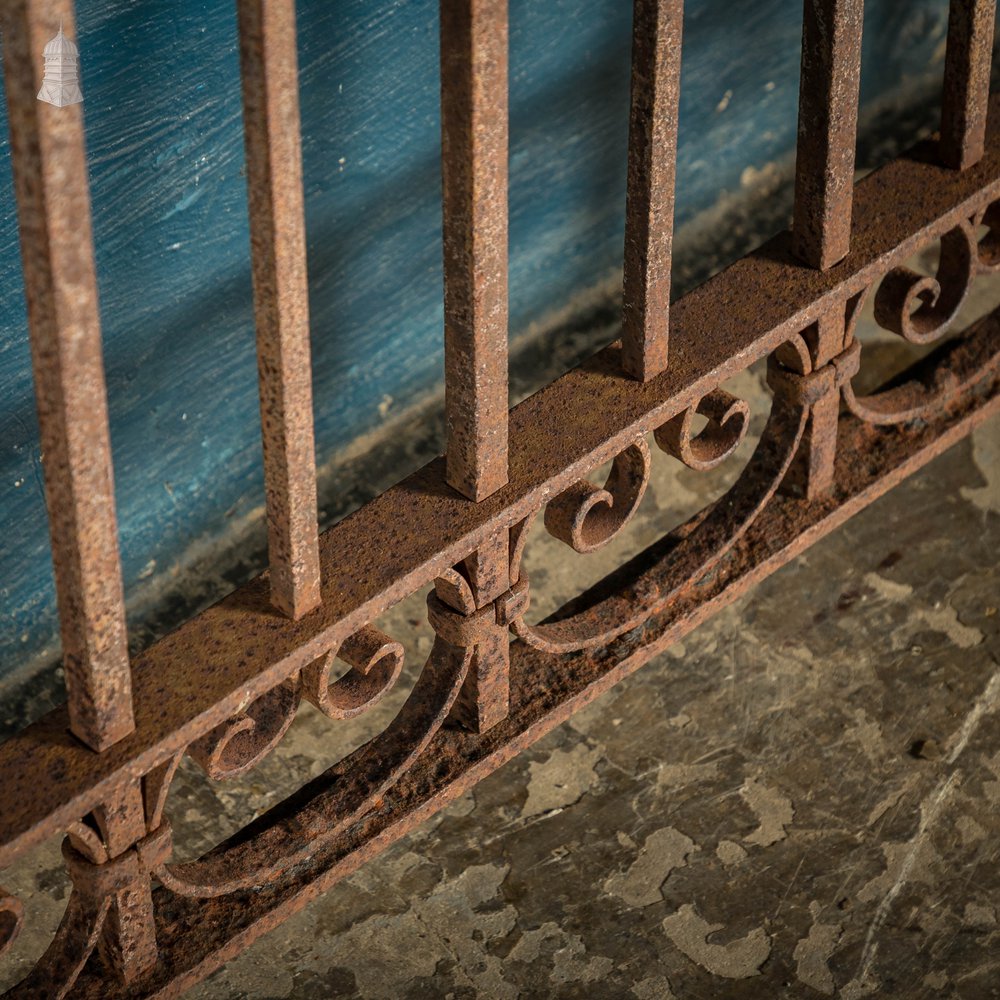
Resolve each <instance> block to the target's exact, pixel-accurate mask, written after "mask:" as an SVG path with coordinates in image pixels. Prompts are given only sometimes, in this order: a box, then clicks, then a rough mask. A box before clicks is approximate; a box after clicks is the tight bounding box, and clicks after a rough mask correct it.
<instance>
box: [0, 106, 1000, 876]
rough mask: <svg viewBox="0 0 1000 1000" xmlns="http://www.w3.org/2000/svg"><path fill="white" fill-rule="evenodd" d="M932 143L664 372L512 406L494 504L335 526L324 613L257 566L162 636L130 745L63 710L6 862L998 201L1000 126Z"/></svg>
mask: <svg viewBox="0 0 1000 1000" xmlns="http://www.w3.org/2000/svg"><path fill="white" fill-rule="evenodd" d="M998 110H1000V101H998V99H996V98H994V99H993V101H992V102H991V112H992V113H993V115H994V116H995V113H996V112H997V111H998ZM935 151H936V144H935V143H933V142H929V143H925V144H922V145H921V146H918V147H917V148H916V149H915V150H913V151H912V152H911V153H910V154H908V155H906V156H904V157H902V158H900V159H898V160H896V161H893V162H892V163H891V164H888V165H887V166H885V167H883V168H882V169H880V170H878V171H876V172H874V173H873V174H870V175H869V176H868V177H866V178H865V179H864V180H863V181H862V182H861V183H860V184H859V185H858V186H857V188H856V192H855V213H854V224H853V232H852V242H851V246H852V249H851V252H850V254H849V255H848V256H847V257H846V258H845V259H844V260H843V261H841V262H840V263H839V264H837V265H836V266H834V267H831V268H830V269H828V270H826V271H822V272H821V271H817V270H813V269H811V268H808V267H805V266H803V265H801V264H799V263H797V262H796V261H795V259H794V257H793V255H792V252H791V247H790V239H789V235H788V234H787V233H785V234H782V235H780V236H778V237H776V238H775V239H773V240H771V241H770V242H769V243H767V244H765V245H764V246H763V247H761V248H760V249H759V250H758V251H756V252H755V253H753V254H751V255H750V256H748V257H746V258H743V259H742V260H740V261H738V262H736V263H735V264H733V265H731V266H730V267H728V268H726V269H725V270H724V271H722V272H720V273H719V274H718V275H716V276H715V277H714V278H712V279H711V280H709V281H708V282H706V283H705V284H704V285H702V286H700V287H699V288H697V289H695V290H694V291H692V292H691V293H690V294H688V295H687V296H685V297H684V298H683V299H681V300H679V301H678V302H677V303H675V305H674V307H673V311H672V320H671V327H672V333H671V363H670V367H669V368H668V370H667V371H666V372H664V373H663V374H662V375H661V376H659V377H657V378H656V379H653V380H651V381H649V382H647V383H645V384H640V383H637V382H633V381H632V380H630V379H628V378H627V377H626V376H624V375H623V374H622V373H621V369H620V363H619V362H620V347H619V346H618V345H612V346H611V347H609V348H606V349H605V350H603V351H601V352H599V353H598V354H597V355H595V356H594V357H593V358H592V359H591V360H589V361H588V362H586V363H584V364H583V365H581V366H579V367H578V368H576V369H574V370H573V371H571V372H569V373H567V374H566V375H564V376H562V377H561V378H559V379H557V380H556V381H555V382H553V383H552V384H550V385H549V386H547V387H545V388H544V389H542V390H541V391H539V392H538V393H537V394H535V395H534V396H532V397H531V398H529V399H527V400H525V401H524V402H523V403H521V404H520V405H518V406H517V407H515V408H514V410H513V411H512V412H511V416H510V431H511V435H510V443H511V450H510V473H511V474H510V483H509V484H508V485H507V486H505V487H504V488H503V489H501V490H500V491H499V492H498V493H496V494H495V495H493V496H491V497H489V498H488V499H486V500H484V501H483V502H481V503H479V504H471V503H469V502H468V501H467V500H465V499H463V498H461V497H459V496H457V495H456V494H455V493H454V492H453V491H452V490H451V489H450V488H449V487H447V486H446V484H445V481H444V475H443V460H441V459H438V460H436V461H435V462H432V463H430V464H429V465H428V466H426V467H424V468H423V469H421V470H420V471H418V472H416V473H415V474H414V475H412V476H410V477H408V478H407V479H406V480H404V481H403V482H402V483H400V484H399V485H397V486H395V487H393V488H392V489H390V490H388V491H387V492H386V493H384V494H382V495H381V496H380V497H377V498H376V499H375V500H373V501H372V502H370V503H369V504H366V505H365V506H364V507H362V508H361V509H360V510H359V511H357V512H356V513H355V514H353V515H351V516H350V517H348V518H345V519H344V520H343V521H341V522H340V523H339V524H337V525H336V526H334V527H333V528H331V529H329V530H328V531H327V532H325V533H324V535H323V536H322V539H321V546H320V554H321V567H322V573H323V604H322V606H321V607H320V608H318V609H317V610H315V611H314V612H312V613H310V614H308V615H306V616H304V617H303V618H302V619H300V620H299V621H297V622H292V621H289V620H288V619H287V618H285V617H283V616H281V615H280V614H279V613H278V612H276V611H275V610H274V609H273V607H272V606H271V604H270V601H269V597H268V580H267V574H264V575H262V576H261V577H258V578H257V579H256V580H254V581H252V582H251V583H249V584H247V585H246V586H244V587H242V588H240V589H239V590H237V591H236V592H235V593H233V594H232V595H230V596H229V597H228V598H226V599H224V600H223V601H221V602H219V603H218V604H216V605H214V606H213V607H212V608H209V609H208V610H207V611H205V612H203V613H202V614H200V615H198V616H197V617H195V618H193V619H192V620H190V621H189V622H187V623H186V624H185V625H183V626H181V627H180V628H179V629H177V630H176V631H175V632H173V633H171V634H170V635H168V636H166V637H165V638H163V639H161V640H160V641H159V642H157V643H155V644H154V645H153V646H151V647H150V648H149V649H148V650H146V651H145V652H144V653H143V654H141V655H140V656H138V657H137V658H136V660H135V662H134V690H135V707H136V723H137V727H136V732H135V733H134V734H133V735H132V736H130V737H129V738H127V739H125V740H123V741H122V742H121V743H119V744H116V745H115V746H114V747H111V748H110V749H109V750H107V751H106V752H105V753H103V754H100V755H97V754H94V753H92V752H90V751H88V750H86V749H85V748H83V747H82V746H80V745H79V744H77V743H76V742H75V741H74V740H73V739H72V738H71V737H70V736H69V734H68V732H67V717H66V713H65V710H64V709H58V710H56V711H54V712H52V713H50V714H49V715H47V716H46V717H45V718H43V719H42V720H41V721H39V722H38V723H36V724H34V725H32V726H29V727H28V728H26V729H25V730H24V731H23V732H22V733H20V734H19V735H17V736H15V737H13V738H12V739H10V740H9V741H7V742H6V743H5V744H3V746H2V747H0V787H2V788H3V789H4V791H5V796H6V801H7V802H8V803H16V804H17V805H16V807H14V808H11V807H8V808H7V809H5V810H4V811H3V814H2V816H0V866H2V865H5V864H7V863H9V861H10V860H11V859H12V858H13V857H14V856H15V855H16V854H18V853H20V852H21V851H23V850H24V849H26V848H27V847H28V846H30V845H31V844H33V843H37V842H39V841H40V840H42V839H44V838H45V837H46V836H48V835H50V834H52V833H55V832H57V831H58V830H60V829H62V828H64V827H65V826H66V825H67V824H69V823H71V822H73V821H74V820H76V819H77V818H78V817H79V816H81V815H84V814H86V813H87V812H88V811H89V810H91V809H93V808H94V807H95V806H97V805H99V804H100V803H101V802H102V801H103V800H105V799H106V798H107V797H108V796H109V795H110V794H111V793H112V792H113V790H114V788H115V787H116V785H117V784H118V783H119V782H120V781H122V780H123V779H125V778H127V777H128V776H129V775H131V776H133V777H137V776H139V775H142V774H145V773H147V772H149V771H150V770H151V769H152V768H153V767H155V766H156V765H157V764H159V763H161V762H163V761H164V760H165V759H166V758H167V757H168V756H169V755H170V754H172V753H174V752H176V751H179V750H181V749H183V748H184V747H185V746H187V745H189V744H190V743H191V742H192V741H193V740H194V739H196V738H197V737H198V736H200V735H202V734H203V733H205V732H206V731H207V730H209V729H211V728H212V727H213V726H214V725H216V724H217V723H219V722H220V721H222V720H223V719H226V718H228V717H230V716H232V715H234V714H236V713H237V712H239V711H241V710H242V709H243V708H245V707H246V706H247V705H248V704H249V703H250V702H251V701H253V699H254V698H255V697H257V696H259V695H260V694H261V693H262V692H264V691H266V690H267V689H269V688H270V687H272V686H274V685H276V684H278V683H280V681H282V680H283V679H284V678H285V677H288V676H289V675H291V674H292V673H293V672H294V671H296V670H299V669H300V668H302V667H304V666H306V665H307V664H308V663H310V662H311V661H312V660H314V659H315V658H316V657H318V656H320V655H321V654H323V653H325V652H326V651H327V650H329V649H330V648H331V647H333V646H335V645H336V644H337V643H338V642H339V641H342V640H343V639H344V638H346V637H347V636H349V635H350V634H352V633H353V632H355V631H357V630H358V629H360V628H361V627H363V626H364V625H366V624H367V623H369V622H370V621H372V619H374V618H375V617H377V616H378V615H379V614H381V613H382V612H383V611H385V610H386V609H387V608H389V607H391V606H392V605H394V604H395V603H396V602H397V601H398V600H400V599H401V598H403V597H404V596H407V595H408V594H410V593H412V592H414V591H415V590H417V589H419V587H421V586H422V585H423V584H425V583H428V582H430V581H431V580H433V579H434V577H435V576H437V575H438V574H440V573H441V572H443V571H444V570H446V569H448V568H449V567H451V566H453V565H454V564H456V563H457V562H458V561H459V560H461V559H462V558H464V557H465V556H467V555H468V554H469V553H470V552H472V551H473V550H474V549H476V548H477V547H479V546H481V545H483V544H484V543H486V542H487V541H488V540H489V539H491V538H494V537H496V536H497V534H498V533H500V532H502V531H504V530H505V529H506V528H507V527H509V526H510V525H512V524H514V523H515V522H517V521H519V520H521V519H522V518H524V517H525V516H526V515H527V514H529V513H530V512H531V511H532V510H533V509H535V508H537V507H539V506H540V505H541V504H543V503H544V502H546V501H547V500H549V499H551V498H553V497H554V496H556V495H557V494H558V493H559V492H561V491H562V490H563V489H565V488H566V487H567V486H568V485H569V484H571V483H572V482H573V481H574V480H576V479H578V478H580V477H581V476H584V475H586V474H587V473H588V472H589V471H591V470H592V469H594V468H595V467H596V466H598V465H600V464H601V463H602V462H604V461H606V460H608V459H610V458H612V457H614V456H615V455H617V454H618V453H620V452H621V451H622V450H623V449H624V448H626V447H628V446H629V445H630V444H631V443H632V442H633V441H634V440H635V438H636V437H637V435H638V434H640V433H643V432H647V431H649V430H652V429H653V428H655V427H658V426H660V425H662V424H663V423H665V422H666V421H667V420H668V419H669V418H671V417H672V416H674V415H676V414H678V413H680V412H681V411H682V410H684V409H686V408H687V407H689V406H690V405H692V403H694V402H696V401H697V400H698V399H700V398H701V397H702V396H703V395H705V394H706V393H707V392H708V391H709V390H711V389H712V388H714V387H715V386H717V385H718V384H719V383H720V382H721V381H723V380H724V379H725V378H727V377H729V376H730V375H732V374H736V373H737V372H740V371H742V370H744V369H745V368H746V367H748V366H749V365H750V364H752V363H753V362H754V361H756V360H758V359H760V358H763V357H764V356H766V355H767V354H769V353H771V352H772V351H773V350H775V349H776V348H777V347H778V346H779V345H780V344H781V343H782V342H784V341H785V340H786V339H788V338H789V337H790V336H792V335H794V334H796V333H798V332H799V331H802V330H804V329H805V328H807V327H808V326H809V325H810V324H811V323H813V322H815V321H816V320H817V319H818V318H820V317H821V316H822V315H824V314H825V313H826V312H827V311H828V310H830V309H831V308H832V307H833V306H834V305H836V304H837V303H842V302H845V301H846V300H847V299H848V298H849V297H851V296H852V295H854V294H856V293H858V292H860V291H862V290H863V289H865V288H867V287H868V286H870V285H872V284H873V283H874V282H875V281H876V280H877V279H879V278H880V277H882V276H883V275H884V274H885V273H886V272H887V271H888V270H889V269H890V268H891V267H893V266H895V265H898V264H901V263H902V262H903V261H905V260H906V259H907V258H908V257H910V256H911V255H912V254H913V253H914V252H915V251H916V250H918V249H919V248H920V247H922V246H923V245H925V244H927V243H928V242H930V241H933V240H934V239H936V238H938V237H940V236H941V235H943V234H944V233H945V232H947V231H949V230H950V229H952V228H953V227H954V226H955V225H956V224H957V222H958V221H959V220H965V219H968V218H971V217H972V216H973V215H974V214H975V213H976V212H977V211H979V210H981V209H983V208H984V207H985V206H987V205H988V204H989V203H990V202H992V201H994V200H995V199H997V198H998V197H1000V132H998V130H997V129H996V127H993V128H992V129H991V130H990V131H989V134H988V138H987V149H986V154H985V156H984V157H983V159H982V160H981V161H980V162H979V163H978V164H977V165H976V166H974V167H972V168H970V169H969V170H967V171H965V172H962V173H957V172H955V171H952V170H949V169H947V168H944V167H941V166H939V165H937V164H935V162H934V155H935ZM850 454H851V452H850V448H849V447H847V448H842V449H841V455H847V456H850ZM842 460H847V459H842Z"/></svg>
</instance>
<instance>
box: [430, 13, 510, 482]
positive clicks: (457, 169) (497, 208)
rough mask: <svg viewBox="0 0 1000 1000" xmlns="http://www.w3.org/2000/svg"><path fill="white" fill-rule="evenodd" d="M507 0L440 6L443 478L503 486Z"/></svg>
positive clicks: (504, 432) (504, 455)
mask: <svg viewBox="0 0 1000 1000" xmlns="http://www.w3.org/2000/svg"><path fill="white" fill-rule="evenodd" d="M507 104H508V95H507V0H453V2H449V3H443V4H441V163H442V181H443V185H442V195H443V197H442V205H443V210H444V220H443V241H444V364H445V419H446V425H447V443H446V454H447V472H446V478H447V480H448V483H449V484H450V485H451V486H453V487H454V488H455V489H456V490H458V492H459V493H461V494H462V495H463V496H465V497H468V498H469V499H470V500H482V499H483V498H484V497H488V496H490V495H491V494H493V493H495V492H496V491H497V490H499V489H500V488H501V487H502V486H503V485H504V484H505V483H506V482H507V478H508V475H507V406H508V401H507V145H508V121H507Z"/></svg>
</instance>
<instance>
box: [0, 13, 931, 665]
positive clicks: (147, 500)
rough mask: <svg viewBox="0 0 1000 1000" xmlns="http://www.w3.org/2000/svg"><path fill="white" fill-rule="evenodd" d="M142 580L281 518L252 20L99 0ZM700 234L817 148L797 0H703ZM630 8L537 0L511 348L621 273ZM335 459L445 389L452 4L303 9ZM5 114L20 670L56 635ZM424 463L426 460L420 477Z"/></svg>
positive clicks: (317, 294) (88, 101)
mask: <svg viewBox="0 0 1000 1000" xmlns="http://www.w3.org/2000/svg"><path fill="white" fill-rule="evenodd" d="M77 6H78V41H79V45H80V50H81V59H82V70H83V86H84V97H85V102H84V111H85V116H86V122H87V129H88V153H89V157H88V158H89V165H90V179H91V187H92V197H93V214H94V231H95V237H96V243H97V264H98V276H99V282H100V294H101V313H102V317H103V322H104V341H105V355H106V363H107V373H108V388H109V394H110V408H111V422H112V440H113V447H114V458H115V473H116V485H117V498H118V511H119V519H120V524H121V540H122V552H123V560H124V567H125V580H126V588H127V590H128V591H129V592H130V593H134V592H135V589H136V587H137V585H138V584H139V582H140V581H142V580H144V579H147V578H149V577H150V575H151V574H153V573H169V572H170V571H171V569H172V567H174V566H175V565H176V564H177V561H178V559H179V558H180V556H181V554H182V553H183V552H184V551H185V550H187V549H188V548H189V546H191V545H192V543H194V542H195V541H196V540H198V539H205V538H212V537H217V536H220V535H221V534H223V533H224V532H225V531H226V530H227V526H228V525H230V524H231V523H233V522H232V520H231V519H233V518H238V517H239V516H240V515H243V514H245V513H247V512H250V511H252V510H254V509H255V508H258V507H259V506H260V504H261V503H262V496H263V485H262V477H261V472H260V444H259V424H258V416H257V401H256V388H255V360H254V346H253V327H252V314H251V289H250V277H249V271H248V266H247V254H248V236H247V218H246V208H245V187H244V177H243V144H242V136H241V131H240V128H241V121H240V100H239V80H238V52H237V47H236V24H235V15H234V12H233V9H232V7H233V5H232V4H231V3H228V2H197V0H169V2H168V0H144V2H141V3H139V2H136V0H78V4H77ZM687 6H688V14H687V21H686V27H685V40H684V78H683V91H682V94H683V97H682V102H681V136H680V153H679V164H678V199H679V201H678V221H679V222H680V223H684V222H685V221H688V220H690V219H692V218H693V217H694V216H695V215H696V213H698V212H700V211H702V210H704V209H706V208H708V207H710V206H711V205H712V204H713V203H714V202H715V201H716V199H717V197H718V195H719V194H720V192H721V191H735V190H738V189H739V187H740V179H741V175H742V174H743V171H744V170H745V169H746V168H747V167H748V166H750V167H756V168H760V167H762V166H764V165H766V164H768V163H770V162H772V161H775V160H778V159H781V158H783V157H787V155H788V154H789V152H790V150H791V148H792V146H793V144H794V128H795V106H796V95H797V87H798V38H799V32H800V26H801V14H800V2H799V0H689V2H688V5H687ZM946 7H947V4H946V0H895V2H889V0H881V2H879V0H870V2H869V10H868V15H867V23H866V32H867V33H866V43H865V61H864V83H863V99H864V101H865V102H871V101H872V100H875V99H877V98H879V97H880V96H884V95H886V94H887V93H889V92H892V91H894V90H895V89H896V88H898V87H900V86H901V85H903V84H905V83H907V82H909V83H913V82H914V81H917V82H919V81H921V80H924V79H925V78H926V77H927V76H928V75H930V76H935V75H936V76H940V72H941V58H942V56H943V50H944V44H943V43H944V31H945V25H946ZM629 9H630V5H629V4H628V3H626V2H625V0H511V22H512V31H511V90H512V93H511V109H512V112H511V114H512V118H511V231H510V237H511V239H510V249H511V332H512V334H516V333H518V332H520V331H522V330H524V329H525V327H526V326H527V325H528V324H530V323H532V322H533V321H538V320H541V319H543V318H544V316H545V315H546V313H548V312H550V311H552V310H555V309H558V308H559V307H561V306H563V305H564V304H565V303H566V302H567V301H568V300H569V299H570V298H571V297H572V296H573V295H574V293H576V292H579V291H580V290H582V289H586V288H589V287H592V286H594V285H596V284H598V283H599V282H601V281H602V280H604V279H606V278H607V277H608V276H609V275H610V274H612V273H613V272H614V271H615V269H617V268H618V267H619V266H620V257H621V246H622V216H623V208H624V177H625V172H624V166H625V144H626V117H627V102H628V57H629V33H630V16H629ZM298 10H299V35H300V67H301V87H302V118H303V131H304V165H305V183H306V210H307V223H308V241H309V271H310V284H311V310H312V321H313V344H314V355H315V399H316V428H317V444H318V452H319V455H320V458H321V460H322V459H326V458H329V457H330V456H331V455H333V454H335V453H336V452H337V450H338V449H341V448H343V446H345V445H346V444H347V443H348V442H350V441H351V440H352V439H354V438H355V437H356V436H357V435H359V434H361V433H365V432H367V431H370V430H372V429H373V428H375V427H377V425H378V424H379V423H380V421H382V420H383V419H384V418H385V416H386V415H387V414H388V415H391V414H393V413H395V412H398V411H399V409H400V408H402V407H405V406H406V405H407V404H408V403H410V402H412V401H414V400H415V399H417V398H418V397H419V396H420V395H421V394H422V393H424V392H426V391H427V390H428V389H429V388H431V387H432V386H434V385H435V384H436V383H437V382H438V381H439V379H440V376H441V346H440V343H441V332H440V331H441V323H442V315H441V263H440V255H441V250H440V239H441V233H440V210H439V201H438V199H439V196H440V177H439V163H438V139H439V121H438V81H437V62H438V41H437V16H436V4H435V3H434V2H432V0H395V2H392V0H380V2H375V0H300V3H299V5H298ZM11 190H12V189H11V181H10V164H9V147H8V134H7V126H6V120H4V121H3V122H0V192H2V193H3V194H2V196H3V198H4V204H5V205H8V210H5V211H3V212H0V523H2V524H3V525H4V531H3V532H0V673H9V672H11V671H13V670H14V669H16V667H17V666H18V665H20V664H22V663H24V662H27V661H28V660H29V659H30V658H31V657H34V656H37V655H38V654H39V653H40V652H45V651H46V650H51V649H52V646H51V643H52V640H53V637H54V636H55V635H56V619H55V602H54V597H53V590H52V579H51V568H50V563H49V555H48V544H47V535H46V527H45V516H44V501H43V496H42V488H41V475H42V473H41V465H40V455H39V448H38V434H37V426H36V421H35V413H34V404H33V398H32V386H31V375H30V367H29V354H28V346H27V341H26V332H25V316H24V307H23V291H22V286H21V276H20V260H19V256H18V248H17V230H16V222H15V217H14V212H13V207H12V204H11V202H12V193H11ZM404 471H405V470H400V473H401V474H402V473H403V472H404Z"/></svg>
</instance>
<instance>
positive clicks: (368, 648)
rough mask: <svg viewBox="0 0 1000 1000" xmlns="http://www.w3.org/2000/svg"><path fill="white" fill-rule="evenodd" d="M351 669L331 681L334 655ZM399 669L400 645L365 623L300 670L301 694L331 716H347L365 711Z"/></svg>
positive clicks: (340, 717) (384, 690)
mask: <svg viewBox="0 0 1000 1000" xmlns="http://www.w3.org/2000/svg"><path fill="white" fill-rule="evenodd" d="M338 656H339V657H340V658H341V659H342V660H344V662H345V663H347V664H349V665H350V667H351V669H350V670H349V671H348V672H347V673H346V674H344V676H343V677H340V678H338V679H337V680H335V681H333V682H331V680H330V674H331V671H332V668H333V664H334V660H335V659H336V658H337V657H338ZM402 669H403V647H402V646H401V645H400V644H399V643H398V642H396V641H395V640H394V639H390V638H389V636H387V635H386V634H385V633H384V632H381V631H379V629H377V628H375V627H374V626H373V625H366V626H365V627H364V628H363V629H361V631H360V632H356V633H355V634H354V635H352V636H351V637H350V638H349V639H347V640H346V641H345V642H344V643H343V645H342V646H341V647H340V648H339V649H332V650H330V651H329V652H328V653H326V654H325V655H324V656H321V657H320V658H319V659H318V660H315V661H314V662H313V663H310V664H309V666H308V667H306V668H305V669H304V670H303V671H302V694H303V696H304V697H305V698H306V699H307V700H308V701H310V702H312V703H313V704H314V705H315V706H316V707H317V708H318V709H319V710H320V711H321V712H322V713H323V714H324V715H326V716H327V717H328V718H331V719H351V718H353V717H354V716H356V715H360V714H361V713H362V712H366V711H368V709H370V708H371V707H372V706H373V705H375V704H377V703H378V702H379V701H381V699H382V698H383V697H384V696H385V695H386V693H387V692H388V691H390V690H391V689H392V687H393V686H394V685H395V683H396V681H397V680H399V674H400V671H401V670H402Z"/></svg>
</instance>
